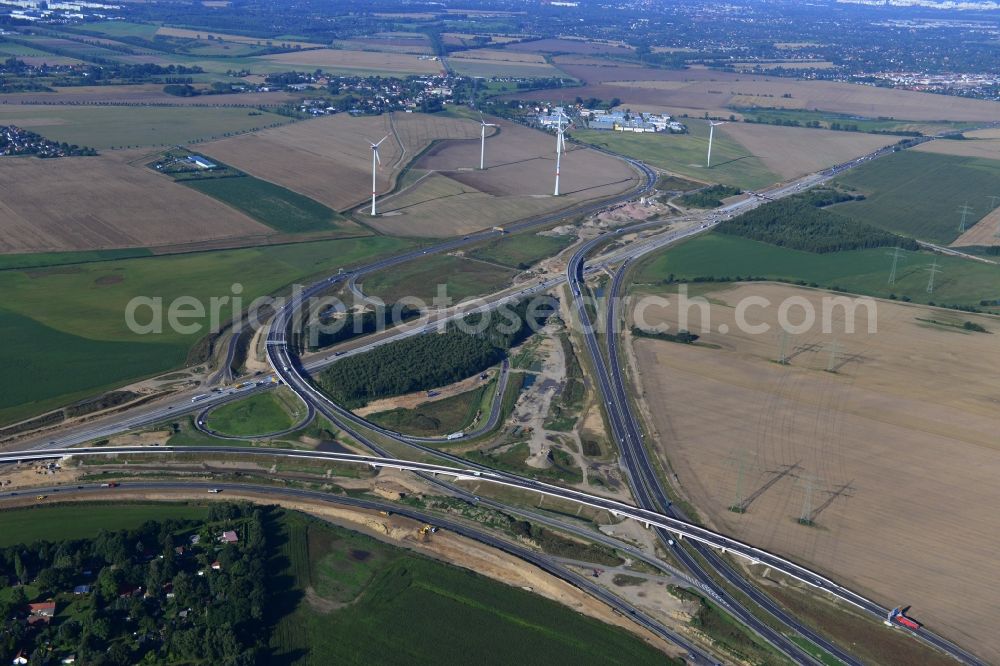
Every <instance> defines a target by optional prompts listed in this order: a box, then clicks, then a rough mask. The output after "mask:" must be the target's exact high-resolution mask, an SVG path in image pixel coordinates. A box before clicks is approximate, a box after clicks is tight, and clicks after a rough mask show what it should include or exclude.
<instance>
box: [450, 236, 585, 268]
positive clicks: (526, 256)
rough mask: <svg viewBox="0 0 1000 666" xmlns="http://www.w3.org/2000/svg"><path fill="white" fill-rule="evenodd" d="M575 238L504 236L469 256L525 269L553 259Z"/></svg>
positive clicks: (477, 249)
mask: <svg viewBox="0 0 1000 666" xmlns="http://www.w3.org/2000/svg"><path fill="white" fill-rule="evenodd" d="M575 240H576V237H575V236H569V235H567V236H541V235H539V234H536V233H526V234H515V235H513V236H504V237H503V238H498V239H497V240H495V241H491V242H489V243H487V244H486V245H483V246H481V247H478V248H476V249H475V250H473V251H472V252H470V253H469V254H470V256H472V257H475V258H477V259H483V260H485V261H492V262H494V263H497V264H503V265H504V266H510V267H511V268H520V269H526V268H530V267H531V266H532V265H534V264H535V263H537V262H539V261H541V260H542V259H547V258H549V257H554V256H555V255H557V254H559V253H560V252H561V251H562V250H564V249H565V248H567V247H569V246H570V244H571V243H572V242H573V241H575Z"/></svg>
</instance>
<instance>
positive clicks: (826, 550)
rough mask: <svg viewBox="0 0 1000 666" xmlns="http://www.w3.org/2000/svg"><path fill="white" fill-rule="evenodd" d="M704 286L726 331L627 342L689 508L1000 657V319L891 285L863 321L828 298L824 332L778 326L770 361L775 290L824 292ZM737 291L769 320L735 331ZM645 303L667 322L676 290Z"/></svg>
mask: <svg viewBox="0 0 1000 666" xmlns="http://www.w3.org/2000/svg"><path fill="white" fill-rule="evenodd" d="M706 295H707V297H708V298H709V300H710V301H711V303H712V304H711V305H710V306H706V307H707V308H708V309H709V312H710V314H711V318H712V319H711V329H712V330H713V331H718V330H719V326H720V325H721V324H725V325H727V326H729V330H730V331H732V332H731V333H729V334H727V335H722V334H720V333H718V332H710V333H706V334H704V335H703V336H702V338H701V340H700V341H699V342H704V343H708V344H710V345H717V346H718V347H719V348H718V349H713V348H708V347H699V346H692V345H681V344H675V343H671V342H663V341H656V340H648V339H638V340H636V341H635V343H634V351H635V367H637V368H639V369H641V373H640V376H641V384H642V390H643V399H644V402H645V406H646V410H647V413H648V414H650V415H651V417H650V419H651V422H652V424H653V426H654V429H655V431H656V435H655V437H656V439H657V442H658V444H659V446H660V447H661V451H662V453H663V454H664V455H666V456H667V457H668V458H669V459H670V462H671V464H672V466H673V469H674V470H675V472H676V473H677V478H678V479H679V483H680V485H681V487H682V489H683V491H684V492H685V493H686V494H687V496H688V497H689V498H690V500H691V501H692V503H693V504H694V506H696V507H697V508H698V511H699V513H701V515H702V516H704V517H706V518H707V519H708V521H709V522H710V523H711V524H713V525H714V526H715V527H717V528H718V529H719V530H721V531H722V532H725V533H726V534H729V535H732V536H734V537H737V538H740V539H742V540H745V541H748V542H750V543H753V544H754V545H757V546H760V547H763V548H766V549H769V550H772V551H775V552H778V553H781V554H784V555H786V556H789V557H791V558H794V559H795V560H797V561H799V562H802V563H803V564H808V565H811V566H814V567H816V568H818V569H819V570H821V571H823V572H825V573H827V574H829V575H830V576H832V577H833V578H835V579H836V580H839V581H841V582H842V583H844V584H846V585H848V586H851V587H853V588H855V589H857V590H859V591H861V592H863V593H866V594H868V595H869V596H872V597H874V598H875V599H877V600H879V601H880V602H882V603H883V604H885V605H888V606H890V607H891V606H893V605H904V606H905V605H912V610H911V615H912V616H913V617H915V618H917V619H918V620H920V621H921V622H923V623H925V624H926V625H927V627H928V628H929V629H931V630H933V631H936V632H940V633H942V634H944V635H945V636H948V637H949V638H951V639H953V640H955V641H956V642H958V643H959V644H961V645H963V646H964V647H966V648H969V649H971V650H973V651H974V652H976V653H977V654H978V655H979V656H980V657H982V658H983V659H984V660H985V661H986V662H988V663H997V662H998V661H1000V635H998V634H997V632H996V627H995V625H996V618H997V617H1000V577H997V576H995V575H990V574H988V573H985V572H992V571H995V570H996V548H997V535H998V534H1000V513H998V512H997V510H996V507H997V506H998V505H1000V484H997V483H996V478H997V476H998V474H1000V439H998V437H997V432H1000V412H998V410H997V400H998V396H1000V375H998V374H997V373H996V372H994V371H993V368H996V367H997V366H998V364H1000V345H998V344H997V342H996V338H997V335H998V334H1000V320H998V319H996V318H990V317H985V316H977V315H970V314H965V313H957V312H951V311H945V310H938V309H935V308H930V307H927V306H914V305H904V304H899V303H894V302H888V301H887V302H878V303H877V332H876V333H869V332H868V327H867V321H868V317H867V316H865V313H866V311H865V310H864V308H860V309H859V310H858V321H857V322H856V326H857V332H855V333H851V334H849V333H845V332H844V317H843V311H842V310H841V309H837V310H835V311H834V312H835V314H837V315H838V316H834V317H830V318H828V319H829V320H830V321H831V323H832V325H831V332H829V333H823V332H822V327H821V326H819V325H817V326H815V327H813V329H812V330H811V331H808V332H806V333H802V334H800V335H791V336H789V338H788V339H787V340H786V342H785V345H784V346H785V349H786V355H787V358H788V359H789V363H788V365H781V364H778V363H776V362H775V359H777V358H778V357H779V348H780V347H781V346H782V340H781V337H782V336H781V335H780V334H779V333H778V331H779V330H780V329H779V327H778V326H777V321H778V318H777V312H778V311H779V307H778V306H779V304H780V303H781V302H782V301H784V299H787V298H790V297H795V298H799V299H803V301H802V302H803V303H809V304H811V306H812V307H813V308H814V309H815V311H816V312H817V313H822V305H821V299H822V298H823V297H830V296H832V294H830V293H828V292H822V291H818V290H808V289H800V288H795V287H790V286H784V285H774V284H762V283H757V284H751V285H736V286H731V288H728V289H727V288H725V287H722V288H720V289H719V290H716V291H714V292H710V293H708V294H706ZM749 296H757V297H764V298H767V299H769V300H770V301H771V303H772V305H771V306H770V307H767V308H764V307H759V306H754V307H752V308H750V309H749V311H748V317H747V319H748V321H749V323H752V324H757V323H766V324H769V325H770V326H771V331H770V332H768V333H762V334H759V335H752V334H749V333H742V332H739V330H738V328H737V326H736V325H735V316H734V313H735V308H734V306H736V305H737V304H738V303H739V302H740V301H741V300H742V299H744V298H746V297H749ZM673 300H675V301H676V300H677V298H676V297H675V298H674V299H673ZM801 312H802V310H801V308H799V307H796V308H793V313H794V314H793V316H792V318H791V319H792V321H793V322H795V323H798V322H800V321H801V316H800V315H801ZM646 314H647V316H646V324H647V325H649V326H652V325H657V324H658V323H660V322H666V323H669V324H671V325H672V326H674V328H673V330H677V328H676V326H677V325H678V312H677V307H676V305H673V306H671V307H669V308H666V309H658V308H650V309H649V310H648V311H647V313H646ZM691 314H692V320H693V321H691V322H690V323H689V324H688V328H689V329H690V330H692V331H695V332H698V333H700V332H701V329H700V323H699V321H698V319H697V317H698V315H697V310H696V309H695V310H692V313H691ZM966 320H972V321H975V322H976V323H979V324H981V325H982V326H984V327H986V328H987V329H988V330H989V331H990V333H992V334H987V333H975V332H969V331H965V330H963V329H962V328H961V326H962V324H963V323H964V322H965V321H966ZM831 367H832V369H833V370H834V372H828V371H827V369H828V368H831ZM734 504H738V505H742V507H743V508H744V509H745V513H742V514H739V513H734V512H732V511H729V510H728V507H730V506H732V505H734ZM802 517H806V518H807V519H809V520H811V521H813V523H814V524H813V525H812V526H806V525H802V524H799V522H798V520H799V519H800V518H802ZM984 574H985V575H984Z"/></svg>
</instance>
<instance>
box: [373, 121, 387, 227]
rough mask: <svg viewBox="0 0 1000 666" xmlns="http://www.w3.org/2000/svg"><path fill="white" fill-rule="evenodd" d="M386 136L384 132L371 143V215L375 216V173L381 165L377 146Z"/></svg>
mask: <svg viewBox="0 0 1000 666" xmlns="http://www.w3.org/2000/svg"><path fill="white" fill-rule="evenodd" d="M388 138H389V135H388V134H386V135H385V136H384V137H382V138H381V139H380V140H379V142H378V143H373V144H372V217H375V174H376V172H377V171H378V168H379V167H380V166H382V159H381V158H380V157H379V156H378V147H379V146H381V145H382V142H383V141H385V140H386V139H388Z"/></svg>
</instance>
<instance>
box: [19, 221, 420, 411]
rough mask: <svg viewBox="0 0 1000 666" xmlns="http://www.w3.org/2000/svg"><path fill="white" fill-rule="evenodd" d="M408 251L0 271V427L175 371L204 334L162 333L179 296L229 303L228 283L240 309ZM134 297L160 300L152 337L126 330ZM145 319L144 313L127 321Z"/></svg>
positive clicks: (186, 258) (314, 248) (365, 241)
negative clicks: (159, 326)
mask: <svg viewBox="0 0 1000 666" xmlns="http://www.w3.org/2000/svg"><path fill="white" fill-rule="evenodd" d="M409 246H410V242H408V241H406V240H400V239H394V238H386V237H369V238H358V239H342V240H328V241H316V242H311V243H298V244H293V245H280V246H271V247H260V248H246V249H238V250H221V251H214V252H202V253H196V254H185V255H171V256H160V257H149V258H139V259H122V260H116V261H103V262H97V263H90V264H78V265H71V266H59V267H54V268H49V269H39V270H7V271H0V290H2V292H3V293H4V296H5V298H4V302H3V303H2V304H0V328H2V336H0V338H2V339H3V341H4V344H3V345H2V346H0V364H2V365H3V366H4V367H5V368H6V369H7V372H8V376H7V382H8V386H9V387H11V388H10V389H9V390H6V391H2V392H0V423H9V422H11V421H14V420H17V419H18V418H26V417H28V416H30V415H31V414H34V413H40V412H42V411H44V410H45V409H50V408H53V407H56V406H58V405H61V404H65V403H67V402H70V401H72V400H73V399H79V398H82V397H84V396H86V395H88V394H91V393H95V392H98V391H100V390H104V389H107V388H110V387H111V386H114V385H121V384H123V383H127V382H129V381H132V380H135V379H138V378H141V377H144V376H148V375H151V374H156V373H160V372H166V371H168V370H170V369H171V368H174V367H178V366H179V365H181V364H183V363H184V361H185V359H186V358H187V354H188V350H189V349H190V348H191V347H192V346H193V345H194V344H195V342H197V341H198V339H199V338H201V337H202V336H203V335H204V334H205V333H206V332H207V331H206V330H205V326H207V324H208V322H209V315H208V313H207V312H206V313H205V315H204V316H200V317H194V318H192V319H187V320H184V323H192V322H193V323H201V324H202V325H203V327H202V329H201V330H200V331H195V332H193V333H187V334H185V333H183V332H179V331H174V330H172V328H171V327H170V326H169V325H168V324H169V321H168V317H167V309H168V308H169V305H170V303H172V302H173V301H174V299H176V298H178V297H180V296H189V297H192V298H193V299H195V300H196V301H197V302H199V303H201V304H202V305H203V306H204V308H205V309H206V310H208V309H209V306H210V304H211V301H210V299H211V298H212V297H220V298H221V297H225V296H230V297H231V296H232V295H233V291H232V286H233V285H234V284H237V283H238V284H240V285H242V288H243V291H242V293H241V294H240V296H241V298H242V299H243V301H242V305H241V307H242V308H245V307H246V306H248V305H249V304H250V303H251V301H252V300H253V299H254V298H257V297H260V296H265V295H267V294H271V293H275V292H277V291H278V290H281V289H282V288H284V287H286V286H287V285H289V284H291V283H293V282H295V281H298V280H304V279H306V278H307V277H309V276H313V275H315V274H317V273H321V272H335V271H336V270H337V269H338V268H340V267H349V266H352V265H356V264H359V263H362V262H365V261H367V260H370V259H372V258H374V257H376V256H379V255H387V254H395V253H398V252H401V251H402V250H404V249H406V248H407V247H409ZM135 297H148V298H160V299H162V304H163V320H162V321H163V332H162V333H161V334H156V333H152V334H147V335H140V334H136V333H133V332H132V331H130V330H129V328H128V327H127V326H126V323H125V316H124V314H125V310H126V306H127V304H128V303H129V301H130V300H132V299H133V298H135ZM221 312H222V317H221V319H222V320H223V321H226V320H229V319H231V318H232V309H231V305H228V304H227V305H226V307H224V308H223V309H222V310H221ZM151 317H152V315H151V312H150V310H149V309H148V308H145V309H141V310H140V311H139V312H137V316H136V320H137V321H139V322H149V321H151Z"/></svg>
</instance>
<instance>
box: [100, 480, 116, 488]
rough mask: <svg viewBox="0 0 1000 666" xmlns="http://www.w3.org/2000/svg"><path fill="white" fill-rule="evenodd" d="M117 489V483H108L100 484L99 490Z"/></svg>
mask: <svg viewBox="0 0 1000 666" xmlns="http://www.w3.org/2000/svg"><path fill="white" fill-rule="evenodd" d="M117 487H118V482H117V481H108V482H107V483H102V484H101V488H117Z"/></svg>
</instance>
